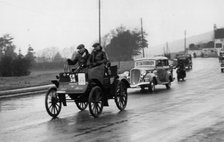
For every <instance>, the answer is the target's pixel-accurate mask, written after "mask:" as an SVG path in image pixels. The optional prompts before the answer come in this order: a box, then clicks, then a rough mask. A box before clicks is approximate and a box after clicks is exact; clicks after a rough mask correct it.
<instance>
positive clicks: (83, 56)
mask: <svg viewBox="0 0 224 142" xmlns="http://www.w3.org/2000/svg"><path fill="white" fill-rule="evenodd" d="M77 50H78V53H77V54H76V56H75V58H74V60H71V59H67V62H68V65H75V64H76V63H78V65H79V68H80V69H83V68H86V67H87V61H88V58H89V56H90V54H89V52H88V50H87V49H86V48H85V46H84V45H83V44H80V45H78V46H77Z"/></svg>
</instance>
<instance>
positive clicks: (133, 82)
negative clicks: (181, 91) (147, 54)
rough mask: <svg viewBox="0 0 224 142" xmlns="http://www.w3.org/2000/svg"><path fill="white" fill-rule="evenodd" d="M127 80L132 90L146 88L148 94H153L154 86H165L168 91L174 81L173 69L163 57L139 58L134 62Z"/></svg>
mask: <svg viewBox="0 0 224 142" xmlns="http://www.w3.org/2000/svg"><path fill="white" fill-rule="evenodd" d="M127 78H130V81H129V82H130V86H131V87H132V88H135V87H140V88H141V89H142V90H143V89H145V88H146V87H147V88H148V90H149V91H150V92H154V91H155V86H156V85H165V86H166V88H167V89H169V88H170V87H171V82H172V81H173V80H174V78H173V68H172V67H171V66H169V61H168V58H167V57H164V56H157V57H152V58H141V59H137V60H135V66H134V68H133V69H131V70H130V73H129V77H127Z"/></svg>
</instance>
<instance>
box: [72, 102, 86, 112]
mask: <svg viewBox="0 0 224 142" xmlns="http://www.w3.org/2000/svg"><path fill="white" fill-rule="evenodd" d="M75 104H76V106H77V107H78V109H79V110H81V111H83V110H85V109H86V108H87V106H88V102H75Z"/></svg>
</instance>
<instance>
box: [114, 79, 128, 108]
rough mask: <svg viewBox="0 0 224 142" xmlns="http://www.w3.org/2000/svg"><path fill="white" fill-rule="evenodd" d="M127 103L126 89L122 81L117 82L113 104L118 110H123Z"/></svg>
mask: <svg viewBox="0 0 224 142" xmlns="http://www.w3.org/2000/svg"><path fill="white" fill-rule="evenodd" d="M127 101H128V93H127V87H126V86H125V84H124V83H123V82H122V81H119V82H118V84H117V88H116V93H115V103H116V105H117V107H118V109H119V110H121V111H122V110H124V109H125V107H126V105H127Z"/></svg>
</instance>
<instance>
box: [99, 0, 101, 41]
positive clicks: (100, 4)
mask: <svg viewBox="0 0 224 142" xmlns="http://www.w3.org/2000/svg"><path fill="white" fill-rule="evenodd" d="M99 44H100V45H101V3H100V0H99Z"/></svg>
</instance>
